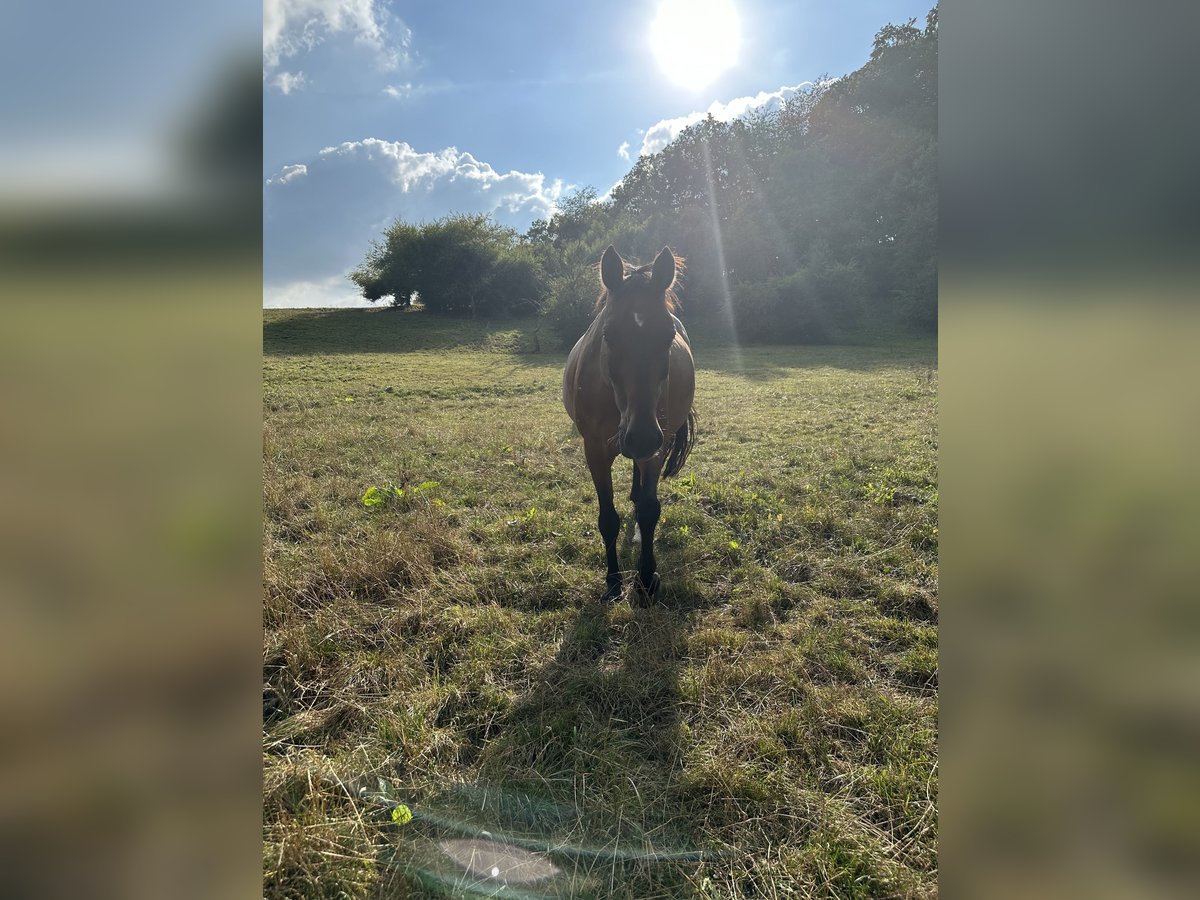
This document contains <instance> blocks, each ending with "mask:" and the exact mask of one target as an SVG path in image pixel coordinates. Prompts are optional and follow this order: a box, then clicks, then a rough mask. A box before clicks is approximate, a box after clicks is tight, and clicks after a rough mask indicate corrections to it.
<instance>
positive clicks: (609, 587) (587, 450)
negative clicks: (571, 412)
mask: <svg viewBox="0 0 1200 900" xmlns="http://www.w3.org/2000/svg"><path fill="white" fill-rule="evenodd" d="M584 455H585V456H586V458H587V464H588V470H589V471H590V472H591V473H592V483H593V484H595V485H596V499H597V500H598V501H599V503H600V514H599V516H598V517H597V519H596V524H597V525H598V526H599V527H600V537H602V538H604V555H605V556H606V557H607V561H608V573H607V574H606V575H605V578H604V583H605V591H604V600H605V601H606V602H609V601H612V600H615V599H616V598H617V597H618V596H620V594H621V570H620V567H619V566H618V565H617V534H618V533H619V532H620V530H621V516H620V515H619V514H618V513H617V507H616V505H615V504H614V503H613V485H612V463H613V459H615V458H616V454H615V453H613V452H611V451H610V450H608V449H607V447H605V446H603V445H601V446H596V445H594V444H585V445H584Z"/></svg>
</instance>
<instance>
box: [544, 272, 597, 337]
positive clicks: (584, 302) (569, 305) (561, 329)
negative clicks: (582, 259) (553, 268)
mask: <svg viewBox="0 0 1200 900" xmlns="http://www.w3.org/2000/svg"><path fill="white" fill-rule="evenodd" d="M550 291H551V294H550V300H549V302H548V303H547V305H546V307H545V311H544V313H543V315H544V318H545V320H546V323H547V324H548V325H549V326H550V330H551V331H553V332H554V334H555V336H556V337H557V338H558V342H559V346H560V347H562V348H563V349H564V350H569V349H570V348H571V347H572V346H574V344H575V342H576V341H577V340H579V338H580V336H581V335H582V334H583V333H584V332H585V331H587V328H588V325H589V324H590V323H591V321H592V316H593V315H595V312H596V298H597V297H598V296H599V295H600V276H599V275H598V274H597V271H596V267H595V266H591V265H588V266H578V267H576V268H575V270H574V271H572V272H571V273H569V274H567V275H564V276H562V277H560V278H556V279H554V282H553V283H552V285H551V289H550Z"/></svg>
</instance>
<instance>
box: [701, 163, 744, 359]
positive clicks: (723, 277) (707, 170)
mask: <svg viewBox="0 0 1200 900" xmlns="http://www.w3.org/2000/svg"><path fill="white" fill-rule="evenodd" d="M700 151H701V153H702V154H703V155H704V184H705V188H706V189H707V191H708V212H709V216H710V217H711V218H712V233H713V248H714V250H715V252H716V254H717V273H718V279H719V281H720V289H721V310H722V312H723V314H724V316H725V323H726V325H728V327H729V335H730V339H731V340H732V342H733V343H732V347H733V365H734V368H735V369H737V371H738V372H744V371H745V367H744V366H743V365H742V345H741V342H740V341H739V340H738V336H737V321H736V320H735V318H734V315H733V297H732V296H731V295H730V293H729V276H728V274H727V273H726V271H725V242H724V238H722V236H721V217H720V215H719V214H718V213H717V189H716V185H715V183H714V180H713V167H712V155H711V154H710V153H709V151H708V141H707V140H705V141H701V142H700Z"/></svg>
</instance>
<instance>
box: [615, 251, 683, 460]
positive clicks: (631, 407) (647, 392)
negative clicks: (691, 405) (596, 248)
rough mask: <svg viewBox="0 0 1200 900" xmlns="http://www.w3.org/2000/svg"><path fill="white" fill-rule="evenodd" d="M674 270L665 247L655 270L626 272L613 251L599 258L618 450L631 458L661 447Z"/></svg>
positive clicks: (671, 338) (672, 332) (672, 324)
mask: <svg viewBox="0 0 1200 900" xmlns="http://www.w3.org/2000/svg"><path fill="white" fill-rule="evenodd" d="M675 268H676V260H675V256H674V254H672V253H671V251H670V250H669V249H668V248H667V247H663V249H662V251H661V252H660V253H659V254H658V256H657V257H656V258H655V260H654V264H653V265H651V266H640V267H638V268H627V267H626V265H625V261H624V260H622V259H621V255H620V254H619V253H617V251H616V250H615V249H613V248H612V247H609V248H608V249H607V250H605V251H604V257H603V259H601V260H600V280H601V282H602V283H603V285H604V289H605V291H606V297H605V300H604V303H605V306H606V307H607V312H606V313H605V320H604V348H603V359H604V372H605V375H606V377H607V378H608V380H609V382H610V383H611V384H612V388H613V396H614V397H615V399H616V402H617V409H619V410H620V412H621V425H620V429H619V431H618V432H617V436H618V440H619V441H620V450H621V453H622V454H624V455H625V456H628V457H629V458H630V459H645V458H646V457H648V456H653V455H654V454H655V453H656V452H657V451H658V449H659V448H660V447H661V446H662V443H663V433H662V428H661V427H660V426H659V424H658V414H657V411H658V406H659V401H660V399H662V395H663V390H664V388H665V387H666V385H667V375H668V373H669V372H670V362H671V343H672V341H674V340H675V321H674V319H673V318H672V317H671V311H672V310H673V309H674V305H675V295H674V294H673V293H672V292H671V285H672V284H674V283H675Z"/></svg>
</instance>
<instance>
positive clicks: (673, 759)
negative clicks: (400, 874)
mask: <svg viewBox="0 0 1200 900" xmlns="http://www.w3.org/2000/svg"><path fill="white" fill-rule="evenodd" d="M598 593H599V591H598V590H597V594H598ZM687 606H690V604H687ZM691 618H692V612H691V610H690V609H688V608H682V609H681V608H677V607H675V606H667V605H662V604H656V605H653V606H650V607H647V608H642V607H638V606H631V607H627V606H626V605H625V604H623V603H622V604H617V605H615V606H610V605H607V604H603V603H601V602H600V601H599V600H598V599H592V600H590V601H587V602H584V603H583V604H582V605H581V607H580V608H579V609H578V611H577V613H576V614H575V616H574V618H573V620H572V621H571V622H570V624H569V625H568V627H567V629H566V631H565V633H564V635H563V638H562V640H561V643H560V644H559V647H558V651H557V653H556V654H555V656H554V658H553V659H552V660H551V661H550V662H549V663H547V664H546V665H544V666H543V667H542V668H541V669H540V670H539V671H537V672H534V673H533V674H532V676H531V677H530V679H529V688H528V690H527V692H526V693H525V695H524V696H523V697H521V698H520V699H519V700H518V701H517V702H516V703H515V704H514V705H513V706H512V707H510V708H509V709H508V710H507V711H506V713H505V714H504V715H503V716H502V718H501V719H500V720H499V721H498V722H497V723H496V726H495V728H494V729H492V733H491V735H490V739H489V740H488V741H487V742H486V744H484V745H483V746H481V747H479V748H478V750H477V754H476V756H475V759H474V761H475V762H476V763H477V767H478V775H479V778H480V779H481V780H482V781H483V782H485V783H487V784H491V785H498V786H502V788H503V790H505V791H510V792H512V791H516V792H518V793H522V792H525V793H529V794H531V795H537V796H540V797H543V798H545V799H546V800H547V801H549V802H552V803H555V804H559V805H561V806H563V807H569V808H571V809H572V811H573V813H572V814H573V821H572V822H570V823H569V827H568V828H566V831H567V833H569V835H570V843H571V845H572V846H575V847H583V848H590V849H585V850H583V851H582V855H581V856H580V858H579V860H578V861H577V862H576V863H575V865H576V870H575V873H576V875H577V876H578V877H579V878H581V879H582V881H581V882H580V883H583V882H592V883H597V884H600V885H602V886H603V887H602V889H600V890H599V891H598V893H597V895H598V896H607V895H608V894H609V893H611V892H612V891H613V890H614V889H615V888H616V887H620V889H621V891H623V892H624V893H626V894H628V895H630V896H646V895H651V894H653V895H655V896H658V895H662V894H663V893H664V892H665V893H668V894H669V895H671V896H691V895H693V894H694V889H693V888H692V885H691V883H690V881H689V880H688V878H687V877H686V873H688V872H694V871H695V866H696V864H697V862H698V860H699V858H700V854H699V853H698V851H697V848H696V846H695V835H694V834H693V831H692V828H691V823H690V822H688V821H684V820H682V819H681V817H680V814H679V809H680V805H679V802H678V798H676V797H675V796H674V788H673V784H674V783H676V782H677V781H678V775H679V772H680V770H681V768H682V759H681V753H682V749H681V746H682V745H681V719H680V704H681V694H680V669H681V667H682V665H683V663H684V661H685V659H686V651H687V638H686V635H687V631H688V628H689V624H690V621H691ZM562 824H563V823H557V825H558V827H559V828H560V829H561V827H562ZM582 893H583V894H588V893H589V892H588V891H587V890H584V891H583V892H582Z"/></svg>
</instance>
